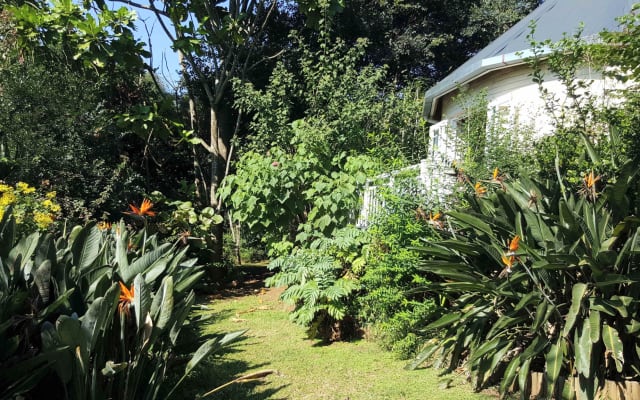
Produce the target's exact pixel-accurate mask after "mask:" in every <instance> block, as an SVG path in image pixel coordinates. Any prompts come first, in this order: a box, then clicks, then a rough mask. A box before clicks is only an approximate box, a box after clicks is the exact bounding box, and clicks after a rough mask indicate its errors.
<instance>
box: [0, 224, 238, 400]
mask: <svg viewBox="0 0 640 400" xmlns="http://www.w3.org/2000/svg"><path fill="white" fill-rule="evenodd" d="M15 226H16V222H15V218H14V217H13V215H12V214H11V213H10V212H7V213H5V215H4V217H3V219H2V222H1V223H0V231H1V232H2V237H1V240H0V251H1V254H0V256H1V257H2V260H3V263H2V267H1V268H0V285H1V286H0V287H1V291H0V303H1V304H2V307H0V310H1V314H0V317H1V319H0V320H1V321H2V323H1V327H2V329H1V330H0V335H1V336H2V342H3V343H6V346H3V348H2V354H1V356H0V371H1V373H0V377H1V378H0V379H1V380H2V385H1V387H2V389H1V390H2V397H9V398H13V397H14V396H17V395H21V396H29V397H33V398H36V397H42V396H52V397H55V398H74V399H85V398H98V399H101V398H105V399H106V398H119V399H129V398H149V399H152V398H159V397H160V396H161V397H163V398H164V396H165V395H167V393H169V392H172V391H173V389H175V387H174V388H173V389H171V388H168V387H166V386H164V387H163V383H164V381H165V379H166V377H167V374H168V373H169V371H170V369H171V367H175V366H176V363H175V361H176V359H177V358H180V357H182V354H181V353H182V352H184V351H187V352H190V351H193V350H196V349H195V348H193V349H190V347H184V345H185V342H184V341H183V340H182V339H181V336H180V332H181V331H182V330H183V329H193V328H195V326H194V325H193V324H195V320H194V319H193V317H192V316H190V312H191V307H192V306H193V304H194V302H195V293H194V292H193V290H192V288H193V286H194V285H195V283H196V282H198V280H199V279H200V278H201V276H202V274H203V271H202V268H201V267H199V266H197V265H196V260H195V259H190V260H189V259H187V258H186V257H185V254H186V250H187V249H186V248H184V249H182V250H180V249H178V248H176V246H175V245H173V246H172V245H171V244H162V243H160V242H159V241H158V239H157V237H155V236H151V237H148V236H147V235H146V232H145V231H142V232H129V231H127V229H126V227H125V225H124V223H120V224H117V225H114V226H112V227H104V226H102V228H99V227H98V226H97V225H96V224H95V223H94V224H89V225H87V226H85V227H79V226H78V227H75V228H74V229H72V230H71V231H69V233H68V234H63V235H60V236H57V237H54V236H52V235H41V234H39V233H33V234H30V235H29V236H17V235H16V227H15ZM190 325H191V327H190ZM238 335H239V333H236V334H232V335H228V336H225V337H212V338H201V342H200V343H199V344H200V347H199V348H198V349H197V350H196V351H195V353H193V356H192V357H190V358H189V361H188V363H187V364H186V367H185V370H184V375H185V376H186V375H187V374H188V373H189V372H190V371H191V370H193V368H194V367H195V366H196V365H197V364H198V362H199V361H201V360H202V359H203V358H204V357H206V356H207V355H208V354H210V353H211V352H212V351H214V350H216V349H218V348H219V347H220V346H222V345H224V344H226V343H229V342H230V341H232V340H233V339H235V338H237V337H238ZM187 355H188V353H187Z"/></svg>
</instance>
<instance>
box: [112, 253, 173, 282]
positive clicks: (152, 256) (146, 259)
mask: <svg viewBox="0 0 640 400" xmlns="http://www.w3.org/2000/svg"><path fill="white" fill-rule="evenodd" d="M170 246H171V245H170V244H168V243H167V244H164V245H162V246H160V247H158V248H156V249H153V250H151V251H149V252H147V253H145V254H144V255H143V256H142V257H140V258H138V259H136V260H135V261H134V262H132V263H131V264H130V265H129V266H127V267H121V266H118V274H119V275H120V277H122V280H123V281H124V283H125V284H127V285H128V284H130V283H131V281H132V280H133V278H134V277H135V276H136V275H138V274H144V272H145V271H146V270H147V269H148V268H149V267H151V266H152V265H153V264H154V263H155V262H156V261H158V259H159V258H160V257H162V256H163V255H164V254H165V253H166V252H167V250H168V249H169V247H170Z"/></svg>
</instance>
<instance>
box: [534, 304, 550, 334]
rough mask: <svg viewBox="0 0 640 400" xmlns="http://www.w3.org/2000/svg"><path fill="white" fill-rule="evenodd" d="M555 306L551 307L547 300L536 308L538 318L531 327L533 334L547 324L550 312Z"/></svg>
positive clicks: (536, 317)
mask: <svg viewBox="0 0 640 400" xmlns="http://www.w3.org/2000/svg"><path fill="white" fill-rule="evenodd" d="M552 308H553V306H549V303H547V301H546V300H542V302H541V303H540V304H539V305H538V307H537V308H536V316H535V318H534V320H533V325H532V326H531V332H536V331H537V330H538V329H540V327H541V326H542V324H543V323H545V322H547V319H548V318H549V315H550V313H549V310H550V309H552Z"/></svg>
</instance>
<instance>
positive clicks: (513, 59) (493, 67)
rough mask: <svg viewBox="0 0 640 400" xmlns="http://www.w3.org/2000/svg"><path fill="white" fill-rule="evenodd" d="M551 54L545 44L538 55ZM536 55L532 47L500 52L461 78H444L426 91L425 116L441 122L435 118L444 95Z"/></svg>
mask: <svg viewBox="0 0 640 400" xmlns="http://www.w3.org/2000/svg"><path fill="white" fill-rule="evenodd" d="M549 54H551V49H550V48H549V47H547V46H545V47H543V48H542V51H539V52H538V53H537V56H538V57H540V56H546V55H549ZM534 56H536V54H535V53H534V52H533V51H532V50H531V49H527V50H522V51H516V52H513V53H508V54H500V55H497V56H493V57H488V58H484V59H482V60H480V62H478V63H477V65H476V66H475V67H474V68H473V69H471V70H470V71H468V72H466V73H463V74H461V76H460V78H458V79H456V80H455V81H452V82H447V78H445V79H444V80H442V81H440V83H438V84H436V85H435V86H433V87H432V88H431V89H429V90H427V92H426V93H425V95H424V106H423V108H422V115H423V117H424V118H425V119H426V120H427V122H429V123H431V124H435V123H437V122H439V120H438V119H435V113H436V110H437V108H438V103H439V101H440V99H441V98H442V97H443V96H445V95H447V94H449V93H451V92H453V91H454V90H456V89H458V88H460V86H463V85H466V84H467V83H469V82H472V81H474V80H476V79H478V78H480V77H482V76H483V75H486V74H488V73H489V72H492V71H497V70H499V69H502V68H507V67H510V66H514V65H521V64H524V63H525V62H526V60H527V59H529V58H532V57H534ZM465 67H468V66H466V65H464V64H463V65H462V66H461V67H460V68H458V69H457V70H456V71H454V72H452V73H451V75H449V76H453V75H455V74H456V72H457V71H458V70H462V69H464V68H465Z"/></svg>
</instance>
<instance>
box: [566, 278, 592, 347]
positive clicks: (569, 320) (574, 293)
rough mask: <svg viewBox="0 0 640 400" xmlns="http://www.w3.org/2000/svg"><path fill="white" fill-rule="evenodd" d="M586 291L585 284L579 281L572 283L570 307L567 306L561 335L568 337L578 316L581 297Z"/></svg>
mask: <svg viewBox="0 0 640 400" xmlns="http://www.w3.org/2000/svg"><path fill="white" fill-rule="evenodd" d="M586 291H587V285H586V284H584V283H581V282H578V283H576V284H574V285H573V288H572V289H571V307H569V312H567V315H566V317H565V323H564V328H563V330H562V336H564V337H568V336H569V333H570V332H571V329H572V328H573V325H574V324H575V322H576V317H577V316H578V312H579V311H580V306H581V304H582V298H583V297H584V294H585V293H586Z"/></svg>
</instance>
